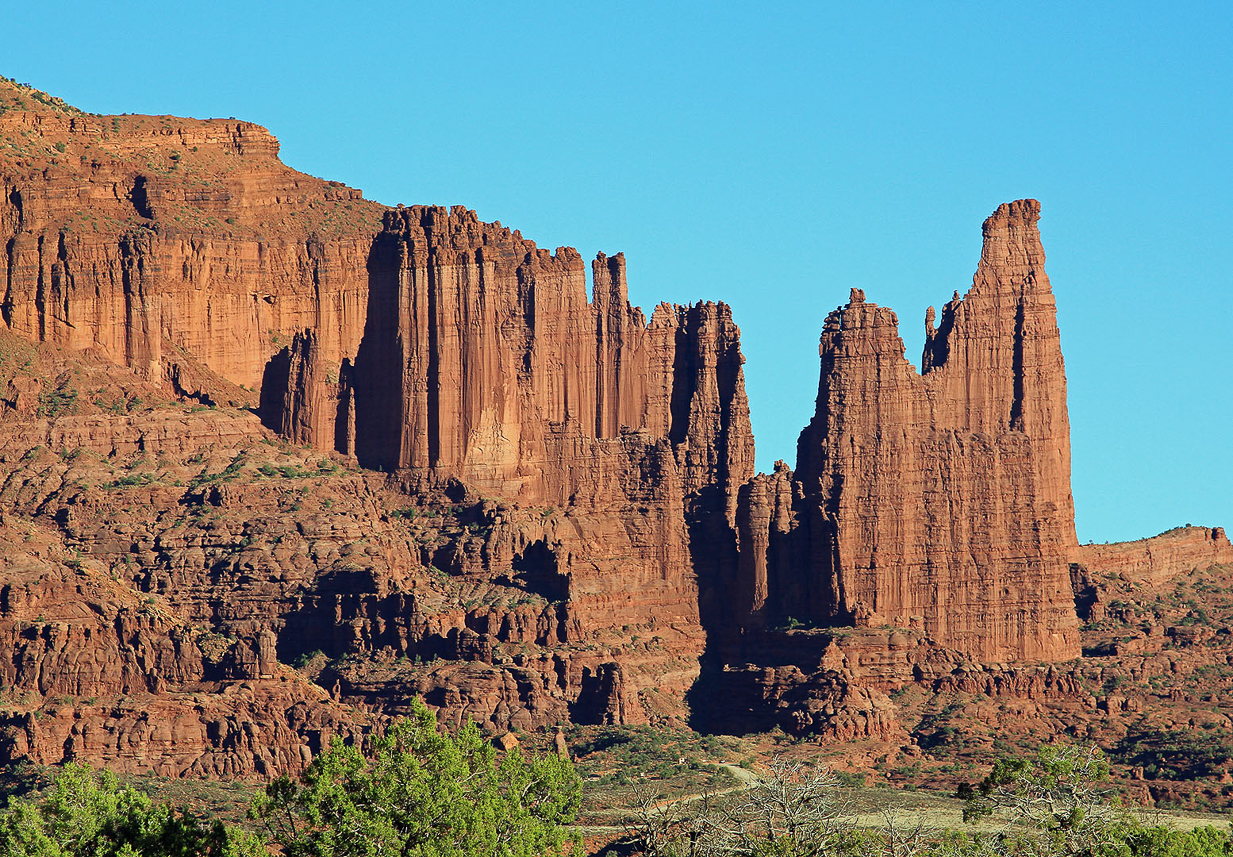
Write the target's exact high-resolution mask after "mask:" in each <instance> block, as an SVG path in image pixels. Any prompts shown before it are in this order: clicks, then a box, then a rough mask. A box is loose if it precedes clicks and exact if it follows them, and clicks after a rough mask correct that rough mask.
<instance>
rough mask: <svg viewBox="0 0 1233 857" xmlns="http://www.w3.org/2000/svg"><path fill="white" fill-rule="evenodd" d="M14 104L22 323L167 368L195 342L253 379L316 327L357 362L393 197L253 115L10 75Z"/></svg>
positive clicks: (8, 152) (12, 158)
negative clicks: (315, 168) (105, 110)
mask: <svg viewBox="0 0 1233 857" xmlns="http://www.w3.org/2000/svg"><path fill="white" fill-rule="evenodd" d="M0 107H3V108H6V109H4V110H3V111H2V112H0V137H3V138H4V139H6V140H8V141H11V143H12V144H11V145H10V146H6V147H4V148H3V149H2V150H0V248H2V252H0V284H2V288H3V301H2V302H0V309H2V310H3V319H4V322H5V324H6V326H7V327H8V328H9V329H10V330H13V331H14V332H18V333H21V334H22V335H24V336H27V337H30V338H32V339H38V340H41V341H45V342H53V343H56V344H58V345H62V346H66V347H70V348H75V349H85V348H92V349H94V350H96V351H97V352H98V353H101V354H103V355H105V356H107V357H109V358H110V359H112V360H114V361H116V362H118V363H122V364H124V365H127V366H130V367H132V368H134V369H136V370H138V371H140V372H141V373H142V374H144V375H146V376H147V377H151V378H162V377H164V376H165V375H166V376H168V377H170V375H171V374H172V373H173V372H175V371H176V370H175V367H176V365H177V363H178V362H179V355H181V354H183V353H187V354H189V355H191V356H192V358H193V359H194V360H196V361H198V362H199V363H200V364H202V365H203V366H205V367H206V368H208V369H209V370H211V371H213V372H215V373H217V374H218V375H220V376H222V377H224V378H226V379H228V380H229V381H231V382H233V383H234V384H237V385H243V386H245V387H247V388H249V389H252V390H255V389H257V388H258V387H259V385H260V383H261V379H262V375H263V372H264V370H265V365H266V362H267V361H268V360H269V358H270V357H271V356H272V355H273V354H274V353H276V352H277V351H278V350H279V347H280V344H281V343H282V342H286V341H289V340H290V339H291V338H292V336H293V335H294V334H295V332H296V331H298V330H302V329H304V328H312V329H313V330H314V331H315V332H316V335H317V337H318V341H319V344H320V347H321V348H322V349H323V351H324V352H325V353H326V354H328V355H329V357H330V359H331V360H332V361H333V362H335V363H337V362H338V361H340V360H341V359H343V358H344V357H352V358H354V355H355V350H356V348H357V347H358V346H359V339H360V336H361V334H362V332H363V328H364V313H365V310H366V305H367V287H368V281H367V276H366V267H365V266H366V263H367V256H368V250H369V247H370V245H371V242H372V236H373V235H374V234H375V232H376V231H377V230H378V228H379V227H380V217H381V211H382V210H383V206H380V205H377V204H376V203H373V202H369V201H366V200H364V199H363V198H362V196H361V194H360V192H359V191H358V190H354V189H352V188H348V187H346V186H344V185H342V184H339V183H338V182H327V181H322V180H320V179H316V178H313V177H311V176H307V175H304V174H303V173H298V172H296V171H295V170H292V169H289V168H288V167H286V166H284V165H283V164H282V163H281V162H280V161H279V160H278V141H277V140H276V139H275V138H274V137H273V136H272V135H271V134H270V133H269V132H268V131H267V130H266V129H264V128H262V127H260V126H258V125H254V124H251V123H248V122H239V121H236V120H217V119H215V120H204V121H199V120H193V119H180V118H176V117H170V116H94V115H90V114H84V113H81V112H80V111H74V110H72V109H71V108H67V107H65V108H56V109H53V106H49V104H48V102H46V101H40V100H37V99H35V98H34V97H33V96H31V95H30V94H29V92H28V91H24V90H22V89H20V88H18V87H15V86H13V85H12V84H9V83H8V82H4V81H0ZM169 346H170V347H169Z"/></svg>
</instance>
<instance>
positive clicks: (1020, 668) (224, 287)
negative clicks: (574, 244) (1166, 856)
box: [0, 82, 1233, 776]
mask: <svg viewBox="0 0 1233 857" xmlns="http://www.w3.org/2000/svg"><path fill="white" fill-rule="evenodd" d="M18 102H20V104H18ZM0 108H4V109H3V111H2V112H0V136H2V137H3V139H4V140H5V141H7V142H8V144H9V145H8V146H7V147H0V191H2V196H0V241H2V242H3V252H2V254H0V276H2V277H3V283H4V296H3V301H2V302H0V310H2V311H3V321H4V324H5V328H6V330H5V331H4V332H0V417H2V419H0V548H2V549H0V685H2V686H3V690H4V693H3V695H2V696H0V726H2V727H3V731H0V757H2V758H3V759H16V758H30V759H34V760H36V761H39V762H47V763H51V762H57V761H61V760H63V759H66V758H81V759H86V760H89V761H92V762H95V763H99V764H106V765H108V766H111V767H114V768H117V769H122V770H128V771H146V770H149V769H150V768H154V769H155V770H156V771H158V772H160V773H165V774H168V775H213V776H267V775H270V774H272V773H274V772H277V771H294V770H296V769H297V768H298V767H299V766H300V765H302V764H303V763H304V761H305V760H306V759H307V758H308V757H309V755H310V754H311V752H313V751H314V750H316V749H318V748H319V747H320V746H322V744H323V742H325V741H326V740H327V739H328V737H329V735H331V734H335V733H342V734H357V733H359V732H362V731H364V730H366V729H369V728H379V726H380V723H381V722H382V721H383V720H384V719H385V718H388V717H389V716H391V715H395V714H398V713H400V712H402V711H405V710H406V707H407V706H408V705H409V702H410V699H411V698H412V697H413V696H417V695H418V696H423V697H424V698H425V699H427V700H428V701H429V702H430V704H432V705H434V706H437V707H438V708H439V709H440V710H441V711H442V713H443V718H444V719H445V720H446V721H447V722H450V723H461V722H462V721H463V720H464V719H465V718H467V717H471V718H472V719H474V720H475V721H476V722H478V723H480V724H481V725H483V726H484V727H486V728H489V729H492V730H494V731H496V732H504V731H506V730H509V729H511V728H519V729H523V730H536V729H548V728H551V727H554V726H559V725H560V724H563V723H566V722H574V723H583V724H597V725H600V724H627V723H641V722H648V721H650V722H658V721H665V720H669V721H670V720H679V719H683V718H685V717H686V716H689V715H690V713H691V712H690V706H692V709H693V710H692V715H693V718H694V722H695V723H697V724H700V725H709V726H711V727H713V728H722V729H731V730H745V729H751V728H754V729H771V728H773V727H776V726H778V727H781V728H783V729H784V730H786V731H788V732H790V733H792V734H794V735H798V736H813V737H814V738H816V739H817V740H820V741H823V742H828V743H832V744H846V743H850V742H856V743H858V744H862V746H864V745H876V746H879V747H882V748H883V750H879V751H878V752H883V753H884V751H885V749H886V748H890V749H891V750H894V749H895V748H896V747H898V748H900V750H902V752H903V754H906V755H907V756H911V757H912V758H917V757H919V756H920V754H921V752H922V751H921V749H920V748H922V747H923V748H926V749H928V748H929V747H934V748H941V747H947V746H950V745H949V744H948V743H947V742H953V735H952V734H951V733H950V732H946V730H947V729H950V728H952V727H950V726H949V725H948V724H949V723H951V722H952V721H955V719H956V718H967V719H968V721H970V723H971V724H973V725H972V729H973V731H974V734H979V735H982V736H986V737H987V736H988V735H989V734H996V730H998V729H1006V728H1008V725H1007V724H1008V722H1009V723H1010V724H1012V725H1014V726H1015V728H1020V727H1021V728H1022V729H1023V730H1025V731H1027V732H1030V733H1031V734H1038V735H1042V736H1047V735H1055V734H1058V733H1059V732H1061V731H1063V730H1067V729H1069V730H1071V731H1072V733H1073V734H1079V731H1082V730H1086V731H1087V733H1089V734H1093V735H1106V736H1112V737H1111V738H1110V740H1120V736H1119V735H1117V734H1114V733H1116V731H1117V729H1116V723H1113V724H1112V725H1111V724H1110V722H1107V721H1110V720H1111V719H1112V718H1114V717H1127V716H1130V715H1133V716H1136V717H1138V716H1140V714H1141V712H1143V711H1145V710H1146V707H1148V706H1156V707H1157V708H1159V709H1160V710H1168V711H1169V712H1170V716H1171V717H1172V718H1173V719H1172V720H1171V721H1170V722H1171V723H1176V724H1178V725H1179V728H1181V725H1182V724H1184V723H1192V724H1193V723H1197V722H1199V720H1201V719H1202V718H1200V717H1199V716H1198V715H1197V714H1196V713H1195V710H1196V709H1197V708H1199V707H1202V706H1203V705H1206V704H1209V703H1210V702H1211V701H1212V700H1211V699H1210V698H1208V699H1204V698H1203V697H1204V693H1203V691H1202V689H1201V688H1195V687H1191V686H1190V685H1189V684H1185V682H1184V681H1183V680H1181V679H1175V681H1177V682H1180V684H1178V685H1177V688H1176V690H1177V692H1176V694H1175V693H1173V691H1171V690H1166V689H1164V688H1163V685H1162V684H1161V683H1162V682H1164V681H1165V678H1164V677H1165V676H1168V675H1175V676H1177V675H1189V674H1190V673H1192V672H1193V671H1194V669H1195V668H1196V667H1197V666H1198V665H1199V664H1201V663H1204V661H1203V659H1204V658H1209V659H1210V658H1212V657H1215V658H1217V659H1219V658H1223V657H1225V656H1226V655H1227V654H1228V653H1227V651H1226V650H1227V649H1228V645H1229V640H1230V639H1233V638H1230V636H1229V634H1228V633H1227V630H1228V629H1227V628H1226V627H1224V626H1223V625H1220V624H1219V623H1217V622H1215V621H1214V620H1213V618H1212V617H1213V615H1214V614H1215V611H1217V610H1218V609H1220V608H1219V606H1218V604H1219V602H1213V603H1210V604H1209V603H1206V602H1204V603H1200V596H1206V595H1207V594H1209V593H1211V592H1215V591H1217V590H1218V588H1219V587H1217V585H1216V583H1214V582H1213V580H1214V578H1212V579H1209V578H1208V577H1203V578H1202V580H1197V578H1196V579H1195V580H1196V581H1197V582H1194V581H1192V578H1194V575H1195V572H1194V569H1206V568H1208V567H1209V566H1212V565H1213V564H1216V563H1225V562H1229V561H1230V560H1231V559H1233V549H1231V548H1230V547H1229V543H1228V541H1227V539H1225V538H1224V536H1223V532H1222V531H1219V530H1211V531H1209V530H1198V529H1190V530H1184V531H1181V532H1178V533H1169V534H1165V535H1163V536H1160V537H1157V538H1156V539H1150V540H1145V541H1143V542H1135V543H1128V544H1126V545H1107V546H1082V547H1081V546H1079V545H1077V544H1076V540H1075V535H1074V525H1073V520H1074V512H1073V504H1072V501H1071V498H1070V489H1069V467H1070V462H1069V457H1070V452H1069V439H1068V434H1069V432H1068V425H1067V415H1066V387H1065V376H1064V369H1063V363H1062V356H1061V350H1060V345H1059V334H1058V331H1057V326H1056V321H1055V316H1054V307H1053V297H1052V294H1051V291H1050V287H1049V282H1048V279H1047V277H1046V276H1045V273H1044V254H1043V251H1042V249H1041V246H1040V241H1039V235H1038V232H1037V229H1036V221H1037V218H1038V215H1039V206H1038V205H1037V204H1036V203H1035V202H1033V201H1031V200H1023V201H1020V202H1016V203H1012V204H1009V205H1006V206H1002V207H1001V208H999V209H998V211H997V212H995V213H994V215H993V216H992V217H991V218H989V220H988V221H986V223H985V229H984V249H983V251H982V255H981V262H980V265H979V267H978V270H977V273H976V276H975V278H974V280H973V285H972V288H971V289H970V290H969V292H968V293H967V295H966V296H965V297H963V298H962V299H960V298H959V296H958V294H956V296H955V299H954V300H952V301H951V302H949V303H947V304H946V305H945V306H944V307H943V309H942V312H941V317H940V320H939V319H938V318H937V317H936V316H935V314H934V313H933V311H932V310H930V312H929V314H928V315H927V319H926V328H927V334H928V338H927V344H926V348H925V353H924V356H923V360H922V364H921V365H922V371H921V372H920V373H917V372H916V370H915V369H913V367H912V366H911V365H910V364H909V363H908V362H907V361H906V360H905V359H904V354H903V343H902V340H901V339H900V337H899V334H898V328H897V318H896V316H895V314H894V313H893V312H891V311H890V310H888V309H885V308H882V307H878V306H876V305H875V304H872V303H868V302H867V301H866V300H865V298H864V295H863V294H861V293H860V292H859V290H854V292H853V294H852V299H851V301H850V302H849V303H848V304H847V305H846V306H844V307H841V308H840V309H838V310H836V311H835V312H834V313H832V314H831V315H830V316H829V317H828V319H827V320H826V326H825V329H824V331H823V334H822V340H821V348H820V353H821V358H822V370H821V375H820V383H819V396H818V402H817V410H816V414H815V417H814V419H813V421H812V422H811V423H810V425H809V426H808V427H807V428H806V429H805V430H804V431H803V432H802V435H801V440H800V444H799V449H798V463H797V467H796V470H795V472H794V471H793V470H791V469H790V468H789V467H788V466H787V465H786V464H784V463H782V462H780V463H777V465H776V467H775V469H774V471H773V472H772V473H769V474H759V475H755V474H754V471H753V454H754V448H753V436H752V432H751V430H750V423H749V413H748V402H747V400H746V397H745V391H744V381H743V373H742V368H741V366H742V362H743V358H742V356H741V351H740V343H739V330H738V329H737V327H736V325H735V323H734V321H733V319H732V316H731V313H730V311H729V310H728V308H727V307H726V306H725V305H723V304H719V303H700V304H697V305H693V306H686V307H681V306H669V305H663V304H661V305H660V306H658V307H657V308H656V309H655V310H654V312H653V313H652V314H651V317H650V318H649V320H648V319H647V318H646V316H645V315H644V314H643V313H642V311H641V310H640V309H638V308H636V307H632V306H630V304H629V301H628V297H627V288H626V282H625V264H624V258H623V257H622V256H620V255H617V256H612V257H609V256H605V255H602V254H601V255H600V256H599V257H598V258H597V259H596V260H594V262H592V263H591V265H590V271H591V275H590V279H591V282H592V292H591V295H590V298H589V299H588V295H587V265H586V264H585V263H584V262H583V260H582V259H581V257H580V256H579V255H578V254H577V253H576V252H575V251H573V250H571V249H569V248H560V249H558V250H557V251H556V252H555V253H549V252H547V251H544V250H541V249H539V248H537V247H536V246H535V244H534V243H533V242H531V241H528V240H527V239H525V238H523V237H522V236H521V235H520V234H519V233H518V232H516V231H513V230H510V229H507V228H505V227H502V226H501V225H500V224H497V223H485V222H482V221H481V220H479V218H478V216H477V215H476V214H475V213H474V212H472V211H469V210H467V209H465V208H462V207H454V208H448V209H447V208H441V207H423V206H416V207H411V208H403V207H399V208H397V209H386V208H384V207H382V206H378V205H376V204H375V203H370V202H366V201H364V200H363V199H362V198H361V196H360V194H359V192H358V191H354V190H352V189H349V188H346V187H344V186H342V185H339V184H337V183H334V182H324V181H321V180H318V179H314V178H312V177H309V176H304V175H302V174H300V173H296V172H294V171H293V170H290V169H288V168H287V167H285V166H284V165H283V164H282V163H281V162H280V161H279V160H278V158H277V154H278V144H277V141H276V140H275V139H274V138H273V137H272V136H270V135H269V133H268V132H267V131H265V130H264V129H262V128H260V127H259V126H255V125H251V124H249V123H246V122H237V121H235V120H227V121H222V120H209V121H195V120H183V119H174V118H171V117H128V116H125V117H99V116H89V115H86V114H82V113H80V112H76V111H73V110H72V109H71V108H67V106H65V105H63V104H60V103H57V102H55V101H54V99H51V100H49V99H47V98H45V97H40V98H33V96H32V95H31V94H30V92H29V91H28V90H24V89H21V88H19V87H18V88H15V87H13V86H11V85H10V84H8V83H5V82H0ZM35 343H40V344H35ZM1218 569H1219V566H1217V570H1218ZM1205 573H1206V572H1205ZM1191 583H1193V591H1192V590H1191V589H1185V587H1186V586H1188V585H1190V584H1191ZM1200 585H1201V586H1202V587H1203V588H1200ZM1168 587H1176V588H1177V591H1176V592H1174V591H1172V590H1170V591H1169V592H1168V593H1164V590H1165V589H1167V588H1168ZM1183 590H1184V591H1183ZM1162 593H1164V594H1162ZM1183 596H1185V597H1183ZM1152 599H1155V600H1152ZM1136 605H1137V606H1136ZM1076 607H1078V609H1079V611H1080V614H1081V615H1082V616H1083V619H1084V621H1085V623H1086V625H1085V626H1084V631H1083V634H1084V635H1085V636H1084V637H1083V642H1082V652H1083V654H1084V655H1085V656H1086V657H1085V658H1084V659H1083V660H1077V658H1078V656H1079V655H1080V652H1081V648H1080V632H1079V625H1078V622H1079V620H1078V618H1076ZM1213 653H1215V654H1213ZM1228 657H1229V658H1233V655H1228ZM1042 662H1058V663H1052V664H1050V663H1042ZM1061 662H1068V663H1061ZM1230 662H1233V660H1230ZM291 664H295V665H296V666H295V667H294V668H293V667H291V666H289V665H291ZM1221 681H1224V678H1222V679H1221ZM1230 681H1233V679H1230ZM1120 682H1129V683H1137V684H1136V687H1139V693H1138V695H1137V696H1136V695H1133V694H1130V695H1128V694H1120V693H1119V694H1115V693H1110V692H1109V690H1110V689H1112V688H1113V687H1114V686H1115V685H1117V684H1118V683H1120ZM1158 685H1160V686H1158ZM1183 685H1185V686H1184V687H1183ZM1223 686H1224V685H1222V687H1223ZM1208 696H1209V697H1210V694H1208ZM1145 700H1146V701H1145ZM1222 716H1223V715H1222ZM1204 722H1206V721H1204ZM1231 722H1233V721H1231ZM981 730H985V731H983V732H982V731H981ZM1110 730H1112V731H1110ZM952 731H953V730H952ZM1124 734H1125V732H1124V730H1123V733H1122V735H1123V736H1124ZM979 740H980V741H984V740H985V739H984V738H983V737H982V738H980V739H979ZM992 740H993V739H990V741H992ZM985 743H989V742H985ZM918 744H919V746H918ZM896 752H899V751H896ZM884 755H885V753H884Z"/></svg>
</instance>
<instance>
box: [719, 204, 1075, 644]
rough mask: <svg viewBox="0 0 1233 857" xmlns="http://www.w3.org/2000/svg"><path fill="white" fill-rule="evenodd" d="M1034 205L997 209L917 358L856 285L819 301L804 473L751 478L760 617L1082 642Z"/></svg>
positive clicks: (749, 543) (748, 545)
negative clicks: (835, 303)
mask: <svg viewBox="0 0 1233 857" xmlns="http://www.w3.org/2000/svg"><path fill="white" fill-rule="evenodd" d="M1039 213H1040V206H1039V203H1037V202H1036V201H1035V200H1021V201H1019V202H1014V203H1010V204H1008V205H1003V206H1001V207H1000V208H999V209H998V210H997V211H996V212H994V214H993V215H992V216H991V217H990V218H989V219H988V220H986V221H985V224H984V230H983V231H984V248H983V250H982V252H981V260H980V265H979V267H978V268H977V271H976V276H975V278H974V279H973V283H972V288H971V289H970V290H969V291H968V293H967V295H966V296H964V297H963V298H962V299H961V298H960V297H959V296H958V293H956V295H955V298H954V299H953V300H952V301H950V302H949V303H947V304H946V305H945V306H944V307H943V309H942V317H941V322H940V324H939V325H938V326H937V327H936V328H935V326H934V322H935V315H934V311H933V308H932V307H931V308H930V309H929V312H928V313H927V315H926V320H925V325H926V334H927V341H926V344H925V353H924V356H923V359H922V366H923V374H918V373H917V372H916V370H915V369H914V368H913V367H912V365H911V364H910V363H908V361H907V360H906V359H905V358H904V353H903V352H904V349H903V340H902V339H901V338H900V336H899V330H898V319H897V318H896V316H895V313H893V312H892V311H891V310H889V309H887V308H885V307H880V306H877V305H876V304H873V303H869V302H867V301H866V300H865V296H864V293H863V292H861V291H860V290H859V289H853V291H852V297H851V300H850V302H849V303H848V304H847V305H845V306H843V307H840V308H839V309H837V310H835V311H834V312H832V313H831V314H830V315H829V316H828V317H827V319H826V324H825V328H824V330H823V332H822V339H821V345H820V354H821V363H822V369H821V377H820V381H819V387H818V401H817V411H816V413H815V415H814V418H813V420H812V421H811V422H810V424H809V425H808V426H807V427H806V428H805V430H804V431H803V432H802V433H801V437H800V441H799V444H798V464H797V470H796V473H795V474H794V475H791V474H788V473H787V471H786V470H784V469H780V470H777V471H776V473H775V474H773V475H771V476H769V477H759V481H757V482H755V483H754V484H753V485H752V486H751V488H750V490H749V493H748V499H747V501H746V502H747V504H748V505H747V512H746V513H745V515H744V517H743V520H742V525H743V526H744V527H746V528H747V529H748V530H749V536H748V537H747V538H746V539H745V541H744V543H743V545H742V550H746V549H748V550H749V551H751V552H753V554H754V556H753V557H750V558H747V559H744V560H743V568H744V569H745V571H744V575H745V577H746V578H747V581H746V582H745V583H744V588H745V590H746V591H747V592H748V593H750V594H749V595H748V596H747V597H748V598H750V599H751V600H750V601H749V603H748V607H749V612H750V617H751V621H755V620H756V619H757V617H760V616H762V615H764V614H766V613H767V611H768V610H769V611H770V613H771V614H772V615H776V614H777V615H778V616H779V617H780V618H782V617H783V616H785V615H788V614H790V615H792V616H793V617H794V618H796V619H805V620H811V621H813V622H821V623H825V624H849V623H850V624H854V625H857V626H866V627H876V626H880V625H891V626H894V627H901V628H916V629H918V630H921V631H924V632H925V633H926V634H928V635H929V636H930V637H931V638H932V639H934V640H935V641H936V642H938V643H940V644H941V645H944V646H948V647H953V648H955V649H958V650H960V651H963V652H967V653H968V654H970V655H972V656H975V657H977V658H979V659H982V660H985V661H1015V660H1045V661H1049V660H1065V659H1068V658H1070V657H1074V656H1075V655H1076V654H1077V653H1078V628H1077V622H1076V618H1075V613H1074V607H1073V603H1072V596H1071V591H1070V584H1069V553H1070V551H1071V550H1072V548H1073V547H1074V545H1075V535H1074V505H1073V502H1072V500H1071V495H1070V433H1069V424H1068V421H1067V414H1066V376H1065V373H1064V368H1063V363H1062V352H1061V348H1060V344H1059V336H1058V329H1057V323H1056V317H1055V312H1054V303H1053V295H1052V293H1051V291H1050V288H1049V280H1048V277H1047V276H1046V275H1045V271H1044V251H1043V250H1042V249H1041V245H1040V235H1039V232H1038V231H1037V227H1036V222H1037V219H1038V218H1039ZM789 510H791V511H789ZM790 515H791V517H792V519H791V520H789V516H790ZM764 557H765V558H764ZM793 611H795V612H793ZM762 621H764V620H762Z"/></svg>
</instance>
